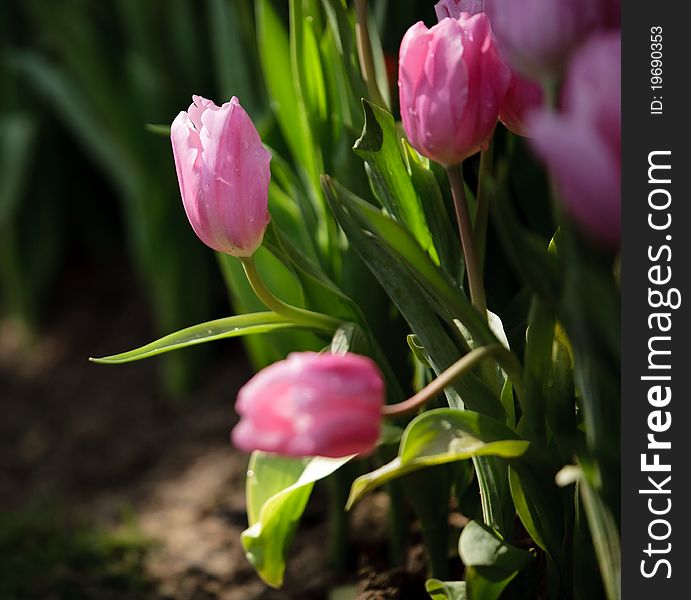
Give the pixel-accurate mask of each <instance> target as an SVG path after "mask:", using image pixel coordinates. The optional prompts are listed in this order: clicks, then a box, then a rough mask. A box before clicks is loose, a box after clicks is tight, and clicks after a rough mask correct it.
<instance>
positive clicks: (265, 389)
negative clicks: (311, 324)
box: [232, 352, 385, 458]
mask: <svg viewBox="0 0 691 600" xmlns="http://www.w3.org/2000/svg"><path fill="white" fill-rule="evenodd" d="M384 394H385V391H384V382H383V380H382V376H381V374H380V372H379V369H378V368H377V366H376V365H375V364H374V363H373V362H372V361H371V360H370V359H369V358H366V357H364V356H359V355H356V354H346V355H344V356H337V355H333V354H315V353H313V352H301V353H295V354H291V355H290V356H288V358H287V359H286V360H283V361H280V362H277V363H274V364H273V365H271V366H269V367H267V368H266V369H264V370H263V371H260V372H259V373H258V374H257V375H255V376H254V377H253V378H252V379H251V380H250V381H249V382H248V383H247V384H245V386H244V387H243V388H242V389H241V390H240V393H239V394H238V398H237V403H236V406H235V408H236V411H237V412H238V414H239V415H240V422H239V423H238V425H237V426H236V427H235V429H233V432H232V440H233V443H234V444H235V446H237V447H238V448H240V449H242V450H246V451H252V450H263V451H265V452H273V453H276V454H281V455H284V456H327V457H331V458H338V457H342V456H349V455H351V454H363V453H364V454H366V453H369V452H371V451H372V450H373V449H374V447H375V445H376V443H377V440H378V438H379V428H380V424H381V408H382V405H383V403H384Z"/></svg>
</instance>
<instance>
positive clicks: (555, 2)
mask: <svg viewBox="0 0 691 600" xmlns="http://www.w3.org/2000/svg"><path fill="white" fill-rule="evenodd" d="M608 1H609V0H485V10H486V12H487V14H488V15H489V18H490V20H491V21H492V29H493V30H494V34H495V35H496V37H497V40H498V43H499V49H500V51H501V54H502V56H503V57H504V58H505V59H506V60H507V61H508V62H509V64H510V65H511V66H512V67H513V68H515V69H517V70H518V71H520V72H521V73H523V74H524V75H527V76H529V77H533V78H536V79H540V78H546V77H548V78H556V77H558V76H559V74H560V73H561V71H562V70H563V67H564V65H565V64H566V62H567V60H568V57H569V54H570V52H571V51H572V50H573V49H574V48H575V47H576V46H577V45H578V44H579V43H580V42H581V41H583V40H584V39H585V38H586V37H587V36H588V34H590V33H591V32H592V31H593V30H594V29H595V28H596V27H598V26H600V25H601V24H603V22H604V20H605V15H604V12H605V7H604V4H603V3H604V2H608Z"/></svg>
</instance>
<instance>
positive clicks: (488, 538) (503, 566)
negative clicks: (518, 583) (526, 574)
mask: <svg viewBox="0 0 691 600" xmlns="http://www.w3.org/2000/svg"><path fill="white" fill-rule="evenodd" d="M458 553H459V555H460V557H461V560H462V561H463V564H464V565H465V567H466V576H465V580H466V592H467V597H468V599H469V600H496V599H497V598H499V596H500V595H501V593H502V591H503V590H504V589H505V588H506V586H507V585H508V584H509V583H510V582H511V580H512V579H513V578H514V577H515V576H516V575H517V574H518V572H519V571H520V570H521V569H523V568H524V567H525V566H526V565H527V564H528V563H529V562H530V561H531V560H532V558H533V556H532V554H531V553H530V552H527V551H526V550H521V549H520V548H516V547H515V546H511V545H510V544H507V543H506V542H505V541H504V540H503V539H502V538H501V536H499V534H497V533H496V532H495V531H493V530H492V529H491V528H490V527H487V526H486V525H481V524H480V523H478V522H477V521H471V522H470V523H468V524H467V525H466V526H465V527H464V528H463V531H462V532H461V537H460V538H459V540H458Z"/></svg>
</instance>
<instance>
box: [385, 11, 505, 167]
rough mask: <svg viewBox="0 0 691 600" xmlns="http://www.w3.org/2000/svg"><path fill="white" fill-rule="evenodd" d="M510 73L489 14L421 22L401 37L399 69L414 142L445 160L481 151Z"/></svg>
mask: <svg viewBox="0 0 691 600" xmlns="http://www.w3.org/2000/svg"><path fill="white" fill-rule="evenodd" d="M509 77H510V72H509V69H508V68H507V67H506V65H505V64H504V63H503V62H502V60H501V59H500V58H499V55H498V53H497V50H496V48H495V45H494V42H493V40H492V33H491V31H490V26H489V20H488V19H487V15H485V14H484V13H479V14H477V15H468V14H466V13H463V14H461V16H460V18H458V19H442V20H441V21H440V22H439V23H438V24H437V25H435V26H434V27H432V28H431V29H427V27H425V25H424V24H423V23H422V22H419V23H416V24H415V25H413V26H412V27H411V28H410V29H409V30H408V32H407V33H406V34H405V36H404V37H403V41H402V42H401V50H400V59H399V71H398V87H399V94H400V104H401V117H402V120H403V127H404V129H405V132H406V134H407V135H408V139H409V141H410V143H411V144H412V145H413V146H414V147H415V149H416V150H417V151H418V152H420V153H421V154H423V155H425V156H426V157H428V158H431V159H432V160H435V161H437V162H439V163H441V164H443V165H455V164H458V163H460V162H461V161H462V160H464V159H465V158H467V157H469V156H471V155H473V154H475V153H476V152H479V151H480V150H481V149H482V148H484V147H485V146H486V145H487V144H488V143H489V140H490V138H491V137H492V134H493V132H494V128H495V126H496V123H497V115H498V114H499V104H500V102H501V99H502V98H503V96H504V93H505V92H506V88H507V86H508V83H509Z"/></svg>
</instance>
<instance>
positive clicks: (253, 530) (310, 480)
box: [241, 452, 353, 588]
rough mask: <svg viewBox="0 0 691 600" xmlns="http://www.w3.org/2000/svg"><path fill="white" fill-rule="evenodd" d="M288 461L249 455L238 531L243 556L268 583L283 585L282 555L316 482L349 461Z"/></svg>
mask: <svg viewBox="0 0 691 600" xmlns="http://www.w3.org/2000/svg"><path fill="white" fill-rule="evenodd" d="M351 458H353V457H352V456H346V457H344V458H337V459H336V458H321V457H313V458H287V457H282V456H277V455H274V454H267V453H264V452H253V453H252V457H251V458H250V463H249V467H248V468H247V480H246V492H247V520H248V522H249V527H248V528H247V529H246V530H245V531H243V533H242V537H241V539H242V546H243V548H244V550H245V555H246V556H247V559H248V560H249V561H250V563H251V564H252V566H253V567H254V568H255V569H256V571H257V573H258V574H259V576H260V577H261V578H262V580H264V582H265V583H266V584H267V585H270V586H271V587H274V588H279V587H281V585H282V584H283V576H284V573H285V568H286V556H287V553H288V549H289V547H290V544H291V542H292V540H293V537H294V534H295V530H296V529H297V526H298V523H299V521H300V517H301V516H302V513H303V512H304V510H305V506H306V505H307V501H308V500H309V497H310V494H311V493H312V488H313V487H314V484H315V482H317V481H319V480H320V479H324V478H325V477H328V476H329V475H331V474H332V473H334V472H335V471H336V470H338V469H339V468H340V467H342V466H343V465H344V464H346V463H347V462H348V461H349V460H351Z"/></svg>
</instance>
